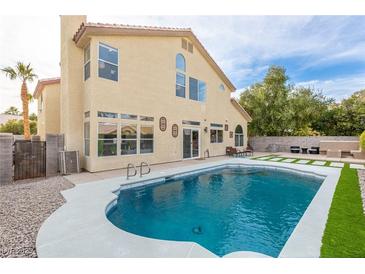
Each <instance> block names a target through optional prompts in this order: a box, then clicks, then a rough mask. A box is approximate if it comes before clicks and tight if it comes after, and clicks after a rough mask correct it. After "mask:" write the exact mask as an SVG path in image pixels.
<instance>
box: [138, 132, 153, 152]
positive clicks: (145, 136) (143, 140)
mask: <svg viewBox="0 0 365 274" xmlns="http://www.w3.org/2000/svg"><path fill="white" fill-rule="evenodd" d="M139 150H140V153H141V154H143V153H152V152H153V126H141V132H140V148H139Z"/></svg>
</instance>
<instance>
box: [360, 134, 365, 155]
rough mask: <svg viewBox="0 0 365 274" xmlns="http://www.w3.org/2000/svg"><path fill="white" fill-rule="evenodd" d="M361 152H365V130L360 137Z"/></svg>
mask: <svg viewBox="0 0 365 274" xmlns="http://www.w3.org/2000/svg"><path fill="white" fill-rule="evenodd" d="M360 150H362V151H365V130H364V132H363V133H361V135H360Z"/></svg>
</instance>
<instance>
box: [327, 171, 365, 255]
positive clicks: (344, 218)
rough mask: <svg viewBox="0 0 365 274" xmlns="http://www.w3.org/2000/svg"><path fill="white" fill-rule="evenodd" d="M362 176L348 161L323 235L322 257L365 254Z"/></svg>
mask: <svg viewBox="0 0 365 274" xmlns="http://www.w3.org/2000/svg"><path fill="white" fill-rule="evenodd" d="M358 180H359V179H358V176H357V171H356V170H355V169H351V168H350V167H349V164H345V167H344V168H343V169H342V171H341V177H340V180H339V182H338V184H337V187H336V191H335V194H334V197H333V200H332V204H331V208H330V212H329V215H328V220H327V224H326V228H325V232H324V235H323V238H322V248H321V257H326V258H358V257H362V258H364V257H365V216H364V213H363V208H362V201H361V194H360V186H359V181H358Z"/></svg>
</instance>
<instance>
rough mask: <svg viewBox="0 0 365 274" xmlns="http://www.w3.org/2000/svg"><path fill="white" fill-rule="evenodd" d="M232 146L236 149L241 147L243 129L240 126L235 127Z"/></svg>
mask: <svg viewBox="0 0 365 274" xmlns="http://www.w3.org/2000/svg"><path fill="white" fill-rule="evenodd" d="M234 145H235V146H236V147H242V146H243V129H242V126H241V125H237V126H236V129H235V131H234Z"/></svg>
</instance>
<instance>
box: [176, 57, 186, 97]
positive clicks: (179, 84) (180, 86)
mask: <svg viewBox="0 0 365 274" xmlns="http://www.w3.org/2000/svg"><path fill="white" fill-rule="evenodd" d="M185 70H186V64H185V58H184V56H183V55H182V54H181V53H179V54H177V55H176V96H178V97H184V98H185V89H186V84H185V83H186V78H185Z"/></svg>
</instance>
